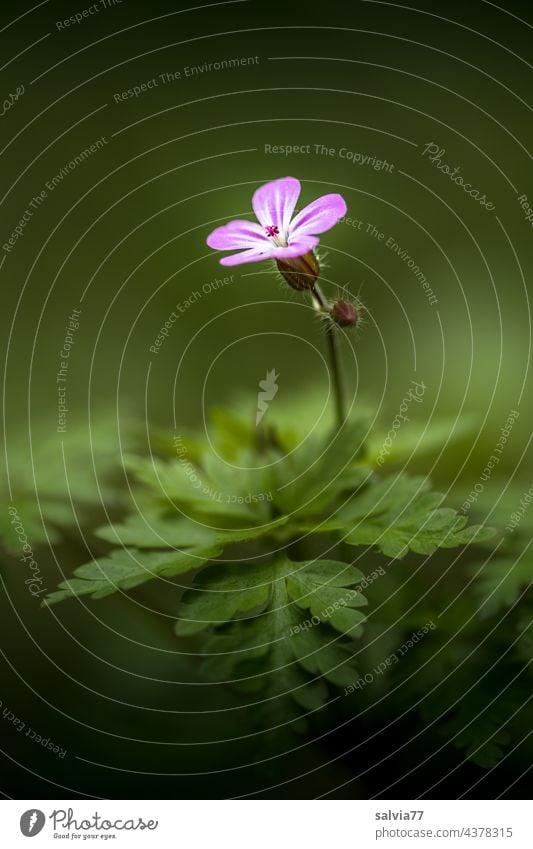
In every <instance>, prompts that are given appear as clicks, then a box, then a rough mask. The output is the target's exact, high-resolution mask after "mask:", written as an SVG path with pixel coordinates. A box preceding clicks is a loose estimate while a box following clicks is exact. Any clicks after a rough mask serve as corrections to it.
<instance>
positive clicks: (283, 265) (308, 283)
mask: <svg viewBox="0 0 533 849" xmlns="http://www.w3.org/2000/svg"><path fill="white" fill-rule="evenodd" d="M276 263H277V266H278V271H279V272H280V274H282V275H283V277H284V278H285V280H286V281H287V283H288V284H289V286H292V288H293V289H297V290H298V291H299V292H301V291H302V289H312V288H313V286H314V285H315V281H316V279H317V277H318V275H319V274H320V266H319V264H318V260H317V258H316V256H315V255H314V253H313V251H309V252H308V253H306V254H304V255H303V256H297V257H294V258H293V259H283V260H281V259H277V260H276Z"/></svg>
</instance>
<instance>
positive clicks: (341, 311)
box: [329, 300, 359, 327]
mask: <svg viewBox="0 0 533 849" xmlns="http://www.w3.org/2000/svg"><path fill="white" fill-rule="evenodd" d="M329 314H330V317H331V318H332V319H333V321H334V322H335V324H338V325H339V327H356V326H357V324H358V322H359V311H358V309H357V307H356V306H355V304H353V303H352V302H351V301H342V300H338V301H333V303H332V304H331V309H330V313H329Z"/></svg>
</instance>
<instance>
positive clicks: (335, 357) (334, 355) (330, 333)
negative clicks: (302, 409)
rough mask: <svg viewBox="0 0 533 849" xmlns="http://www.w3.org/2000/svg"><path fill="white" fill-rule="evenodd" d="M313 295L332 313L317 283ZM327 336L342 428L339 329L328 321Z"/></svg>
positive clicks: (319, 303)
mask: <svg viewBox="0 0 533 849" xmlns="http://www.w3.org/2000/svg"><path fill="white" fill-rule="evenodd" d="M311 293H312V295H313V297H314V298H315V300H316V302H317V304H318V306H319V308H320V310H321V311H322V312H323V313H325V314H326V316H327V314H328V313H329V312H330V311H331V305H330V304H329V302H328V300H327V298H326V297H325V295H324V293H323V292H322V290H321V288H320V286H319V285H318V283H317V282H315V284H314V286H313V288H312V289H311ZM326 336H327V339H328V352H329V364H330V368H331V374H332V378H333V394H334V398H335V414H336V417H337V427H338V428H339V430H340V428H341V427H342V426H343V424H344V422H345V419H346V414H345V404H344V388H343V385H342V375H341V367H340V357H339V346H338V339H337V328H336V327H335V326H334V324H333V322H332V321H331V320H330V321H328V325H327V329H326Z"/></svg>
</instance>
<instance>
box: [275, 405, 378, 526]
mask: <svg viewBox="0 0 533 849" xmlns="http://www.w3.org/2000/svg"><path fill="white" fill-rule="evenodd" d="M365 431H366V428H365V425H364V424H363V423H361V422H352V421H348V422H346V424H345V425H344V426H343V427H342V428H341V430H339V431H338V432H336V433H333V434H329V435H328V436H327V437H325V438H324V437H318V436H314V435H311V436H309V437H308V438H307V439H306V440H305V441H304V442H302V443H301V444H300V445H299V446H298V447H297V448H296V449H295V450H294V451H292V452H290V453H289V454H287V456H286V457H285V458H284V459H283V460H282V461H281V462H279V463H278V464H277V465H276V464H274V465H273V466H272V475H273V481H274V483H273V485H272V490H273V492H274V502H275V504H276V505H277V506H278V508H279V509H280V510H281V511H282V512H284V513H289V514H292V515H293V516H294V517H295V518H296V519H302V518H304V517H306V516H314V515H316V514H318V513H320V512H321V511H323V510H324V508H327V507H328V505H331V504H333V503H335V501H336V500H337V499H338V497H339V496H340V494H341V493H343V492H348V491H353V490H354V489H357V488H358V487H359V486H361V485H362V484H363V483H364V482H365V481H366V480H367V479H368V478H369V476H370V475H371V470H370V468H369V467H367V466H365V465H364V464H363V462H362V458H363V452H364V438H365Z"/></svg>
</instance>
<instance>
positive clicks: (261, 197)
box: [207, 177, 346, 265]
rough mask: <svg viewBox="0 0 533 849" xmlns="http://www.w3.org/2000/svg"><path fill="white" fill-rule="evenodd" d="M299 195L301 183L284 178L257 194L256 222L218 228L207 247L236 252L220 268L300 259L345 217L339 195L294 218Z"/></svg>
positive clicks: (254, 202) (315, 203) (320, 200)
mask: <svg viewBox="0 0 533 849" xmlns="http://www.w3.org/2000/svg"><path fill="white" fill-rule="evenodd" d="M299 195H300V182H299V180H296V179H295V178H294V177H282V178H280V179H279V180H273V181H272V182H271V183H266V185H264V186H261V188H260V189H257V191H256V192H255V193H254V196H253V198H252V206H253V208H254V212H255V215H256V218H257V220H258V222H259V223H258V224H257V223H256V222H255V221H244V220H236V221H230V222H229V223H228V224H224V225H223V226H222V227H217V228H216V230H213V232H212V233H211V234H210V235H209V236H208V237H207V244H208V245H209V247H210V248H214V249H215V250H217V251H234V250H238V251H240V253H234V254H231V255H230V256H225V257H223V258H222V259H221V260H220V264H221V265H240V264H241V263H243V262H260V261H261V260H264V259H276V260H289V259H294V258H295V257H301V256H304V255H305V254H307V253H308V252H309V251H312V250H313V248H314V247H316V246H317V245H318V242H319V239H318V238H317V233H324V232H325V231H326V230H329V229H330V228H331V227H333V226H334V225H335V224H336V223H337V221H338V220H339V218H342V216H343V215H345V214H346V203H345V202H344V200H343V198H342V197H341V196H340V195H335V194H333V195H323V196H322V197H320V198H317V200H314V201H312V203H310V204H308V205H307V206H306V207H304V209H302V210H301V212H298V213H297V215H295V216H294V218H293V217H292V216H293V213H294V208H295V206H296V202H297V200H298V197H299Z"/></svg>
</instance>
